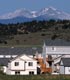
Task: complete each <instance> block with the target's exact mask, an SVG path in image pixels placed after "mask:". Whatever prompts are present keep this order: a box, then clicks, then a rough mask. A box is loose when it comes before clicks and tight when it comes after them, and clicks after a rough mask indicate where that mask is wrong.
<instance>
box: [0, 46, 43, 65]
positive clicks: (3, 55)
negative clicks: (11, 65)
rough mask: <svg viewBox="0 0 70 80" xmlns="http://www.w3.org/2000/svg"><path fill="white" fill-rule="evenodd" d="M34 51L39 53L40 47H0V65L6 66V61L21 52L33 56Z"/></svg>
mask: <svg viewBox="0 0 70 80" xmlns="http://www.w3.org/2000/svg"><path fill="white" fill-rule="evenodd" d="M36 51H38V53H40V54H41V52H42V48H41V47H38V48H37V47H14V46H13V47H0V65H3V66H7V63H8V61H9V60H11V59H12V58H15V57H17V56H20V55H22V54H26V55H31V56H34V55H35V54H36Z"/></svg>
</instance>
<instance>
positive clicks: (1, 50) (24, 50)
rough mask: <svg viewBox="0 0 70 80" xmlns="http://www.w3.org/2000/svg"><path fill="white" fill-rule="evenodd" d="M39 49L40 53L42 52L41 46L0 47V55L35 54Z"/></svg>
mask: <svg viewBox="0 0 70 80" xmlns="http://www.w3.org/2000/svg"><path fill="white" fill-rule="evenodd" d="M36 51H38V52H39V53H41V52H42V48H41V47H38V48H36V47H14V48H10V47H7V48H6V47H0V55H21V54H26V55H34V54H35V53H36Z"/></svg>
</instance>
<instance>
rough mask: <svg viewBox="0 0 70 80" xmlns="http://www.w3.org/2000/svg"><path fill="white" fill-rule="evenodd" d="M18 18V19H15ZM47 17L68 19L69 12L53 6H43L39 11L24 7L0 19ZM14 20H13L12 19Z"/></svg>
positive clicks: (69, 17)
mask: <svg viewBox="0 0 70 80" xmlns="http://www.w3.org/2000/svg"><path fill="white" fill-rule="evenodd" d="M17 19H18V20H17ZM21 19H22V20H21ZM49 19H67V20H68V19H69V20H70V14H68V13H66V12H63V11H60V10H58V9H55V8H53V7H48V8H44V9H42V10H40V11H29V10H26V9H19V10H16V11H14V12H11V13H8V14H5V15H2V16H0V21H1V22H2V21H4V22H5V21H6V20H7V22H8V21H9V22H10V23H11V21H12V22H14V21H16V22H17V21H18V22H19V21H20V22H21V21H22V22H23V21H24V22H25V21H31V20H49ZM13 20H14V21H13Z"/></svg>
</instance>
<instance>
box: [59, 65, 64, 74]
mask: <svg viewBox="0 0 70 80" xmlns="http://www.w3.org/2000/svg"><path fill="white" fill-rule="evenodd" d="M59 73H60V74H65V69H64V66H60V72H59Z"/></svg>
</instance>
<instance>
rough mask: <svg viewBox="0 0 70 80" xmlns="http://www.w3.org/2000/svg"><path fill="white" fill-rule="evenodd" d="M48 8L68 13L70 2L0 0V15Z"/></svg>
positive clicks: (53, 0) (58, 0) (68, 0)
mask: <svg viewBox="0 0 70 80" xmlns="http://www.w3.org/2000/svg"><path fill="white" fill-rule="evenodd" d="M49 6H52V7H55V8H57V9H58V10H62V11H65V12H67V13H70V0H0V15H2V14H5V13H8V12H13V11H15V10H16V9H21V8H26V9H28V10H37V11H38V10H40V9H42V8H45V7H49Z"/></svg>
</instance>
